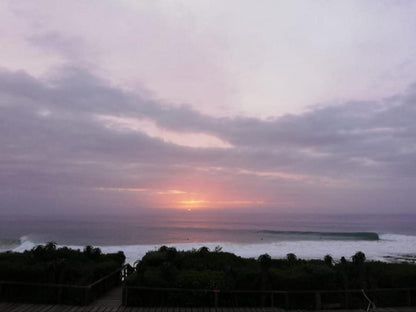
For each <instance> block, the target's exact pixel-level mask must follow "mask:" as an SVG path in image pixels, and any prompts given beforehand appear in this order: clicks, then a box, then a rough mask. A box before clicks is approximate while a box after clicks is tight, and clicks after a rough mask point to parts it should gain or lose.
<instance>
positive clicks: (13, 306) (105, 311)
mask: <svg viewBox="0 0 416 312" xmlns="http://www.w3.org/2000/svg"><path fill="white" fill-rule="evenodd" d="M0 311H1V312H285V311H290V312H306V311H308V312H311V311H310V310H282V309H274V308H166V307H160V308H141V307H124V306H118V307H114V306H113V307H110V306H97V305H89V306H67V305H45V304H21V303H1V302H0ZM315 311H316V310H315ZM363 311H365V310H319V311H316V312H363ZM371 311H372V312H416V307H401V308H378V309H376V310H371Z"/></svg>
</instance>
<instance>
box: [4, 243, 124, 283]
mask: <svg viewBox="0 0 416 312" xmlns="http://www.w3.org/2000/svg"><path fill="white" fill-rule="evenodd" d="M124 261H125V256H124V253H123V252H118V253H113V254H103V253H102V252H101V250H100V249H99V248H94V247H92V246H86V247H85V248H84V250H82V251H81V250H74V249H70V248H68V247H62V248H57V246H56V244H55V243H53V242H49V243H47V244H46V245H39V246H36V247H34V248H33V249H31V250H27V251H24V252H23V253H19V252H11V251H9V252H3V253H0V280H1V281H14V282H33V283H49V284H71V285H80V286H81V285H88V284H90V283H92V282H94V281H96V280H98V279H100V278H101V277H103V276H105V275H107V274H109V273H111V272H112V271H114V270H116V269H118V268H120V267H121V266H122V264H123V263H124Z"/></svg>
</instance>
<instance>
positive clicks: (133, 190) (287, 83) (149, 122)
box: [0, 0, 416, 214]
mask: <svg viewBox="0 0 416 312" xmlns="http://www.w3.org/2000/svg"><path fill="white" fill-rule="evenodd" d="M415 16H416V2H415V1H377V2H376V1H297V0H295V1H292V0H291V1H275V0H273V1H267V0H263V1H242V0H228V1H208V0H207V1H204V0H187V1H181V0H175V1H168V0H166V1H136V0H130V1H127V0H123V1H121V0H117V1H116V0H113V1H107V0H90V1H84V0H68V1H56V0H50V1H46V0H45V1H43V0H39V1H12V0H10V1H8V0H0V38H1V41H0V209H1V211H2V212H6V213H18V214H37V213H51V212H54V213H69V212H88V213H91V212H93V213H131V212H143V211H145V212H148V211H154V210H157V209H160V208H163V209H183V210H188V209H189V210H196V209H223V210H225V209H229V210H245V211H247V210H248V211H273V212H290V211H295V212H325V213H327V212H329V213H348V212H351V213H357V212H365V213H369V212H371V213H389V212H413V211H414V208H415V204H416V183H415V182H416V122H415V121H416V84H415V83H416V19H415V18H414V17H415Z"/></svg>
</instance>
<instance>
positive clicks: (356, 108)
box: [0, 67, 416, 209]
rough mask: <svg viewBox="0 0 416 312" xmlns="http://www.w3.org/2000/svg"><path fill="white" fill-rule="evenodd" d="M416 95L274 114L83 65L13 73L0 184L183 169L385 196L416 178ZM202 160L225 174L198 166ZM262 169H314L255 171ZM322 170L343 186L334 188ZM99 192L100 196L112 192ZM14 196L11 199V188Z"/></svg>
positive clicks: (212, 178)
mask: <svg viewBox="0 0 416 312" xmlns="http://www.w3.org/2000/svg"><path fill="white" fill-rule="evenodd" d="M415 103H416V86H410V87H409V89H408V90H407V91H406V92H405V93H403V94H401V95H396V96H394V97H391V98H388V99H385V100H384V101H381V102H380V103H373V102H350V103H346V104H344V105H339V106H332V107H323V108H315V109H311V110H309V111H308V112H305V113H303V114H299V115H287V116H283V117H279V118H275V119H272V120H260V119H255V118H247V117H234V118H231V117H229V118H216V117H212V116H206V115H203V114H201V113H199V112H198V111H196V110H193V109H190V108H189V107H186V106H181V107H175V106H170V105H168V104H167V103H162V102H160V101H158V100H157V99H154V98H147V97H145V96H143V95H142V96H141V95H140V94H135V93H132V92H127V91H125V90H122V89H118V88H116V87H114V86H111V85H110V84H109V83H107V82H106V81H105V80H103V79H99V78H97V77H96V76H94V75H92V74H90V73H89V72H87V71H85V70H81V69H77V68H71V67H68V68H65V69H63V70H61V71H60V72H57V73H56V75H55V76H53V77H49V78H48V79H46V80H42V79H36V78H34V77H32V76H30V75H28V74H26V73H24V72H8V71H2V72H0V144H1V146H2V148H1V153H0V173H1V174H0V185H1V186H2V190H3V193H4V192H6V191H7V190H9V191H10V190H13V189H15V190H21V191H22V192H26V193H25V194H31V195H30V196H29V195H27V196H26V197H27V198H32V197H33V196H34V195H33V194H34V193H36V192H38V193H39V190H44V191H46V190H48V189H49V190H51V189H55V190H57V189H59V188H60V187H61V188H63V189H65V188H71V190H73V189H77V188H78V189H79V192H80V193H83V192H84V191H81V190H80V189H81V188H82V189H88V188H89V189H94V188H96V187H99V186H102V187H114V186H119V187H143V186H147V187H156V186H157V185H160V184H163V183H164V182H165V181H166V180H173V178H172V177H175V176H177V177H181V176H182V177H190V176H192V175H195V174H197V175H199V176H200V177H201V179H205V180H206V181H208V182H207V183H210V184H211V185H214V184H215V183H217V184H218V185H219V187H222V188H228V189H229V190H231V189H234V191H235V192H236V190H237V189H241V190H242V192H246V193H247V192H254V193H257V194H263V195H264V196H265V197H266V198H269V199H272V198H273V196H275V197H279V196H282V195H285V196H286V197H290V196H292V197H293V198H297V200H299V201H300V199H302V198H303V199H304V198H313V194H315V197H316V198H320V196H318V195H317V194H320V193H322V194H324V193H325V190H331V192H335V194H339V196H340V197H341V198H342V197H343V196H345V194H347V191H346V190H349V189H351V188H352V189H354V187H356V186H362V185H366V186H367V187H369V192H370V193H374V194H381V193H382V192H380V191H379V190H380V189H383V188H385V187H386V186H387V185H389V187H391V189H394V186H400V187H402V186H403V185H407V184H408V183H411V182H414V179H415V176H416V166H415V165H414V163H415V159H416V157H415V156H416V144H415V142H416V127H415V125H414V120H415V117H416V109H415V108H416V104H415ZM43 111H47V112H48V114H42V112H43ZM49 113H50V114H49ZM97 114H104V115H113V116H119V117H134V118H147V119H151V120H153V121H154V122H155V123H157V124H158V125H159V126H160V127H163V128H165V129H170V130H174V131H179V132H200V133H206V134H211V135H214V136H216V137H218V138H220V139H223V140H225V141H227V142H230V143H231V144H232V145H233V146H234V147H233V148H230V149H215V148H189V147H183V146H178V145H174V144H170V143H166V142H164V141H162V140H160V139H155V138H151V137H149V136H147V135H145V134H143V133H140V132H133V131H130V132H129V131H123V132H122V131H115V130H114V129H108V128H106V127H105V126H104V125H103V124H102V123H101V122H99V121H98V120H97V119H96V118H95V116H96V115H97ZM199 167H205V168H208V167H218V168H222V169H221V170H222V171H215V170H214V171H209V170H207V171H198V169H197V168H199ZM195 170H196V172H197V173H195ZM241 170H243V171H244V170H245V171H246V173H244V174H241V173H240V171H241ZM256 170H257V171H261V172H275V171H277V172H279V171H281V172H283V173H286V174H296V175H299V176H302V177H303V178H301V179H300V180H299V181H293V180H290V179H285V178H284V177H278V176H274V177H273V176H268V177H266V176H263V177H261V176H253V175H251V174H250V173H249V172H250V171H256ZM247 172H248V173H247ZM322 179H329V180H340V181H342V183H341V186H335V188H336V191H334V187H331V186H328V185H325V184H324V183H322V181H323V180H322ZM320 181H321V182H320ZM214 182H215V183H214ZM314 182H315V184H313V183H314ZM413 184H414V183H413ZM260 186H261V187H260ZM402 189H406V188H402ZM403 192H404V193H405V194H404V195H403V196H404V197H405V198H408V200H407V203H410V202H411V200H414V195H413V194H415V193H414V189H413V188H412V187H411V188H410V190H408V191H407V192H405V191H403ZM92 194H93V195H92V197H94V196H96V197H97V198H96V200H97V202H99V201H100V199H99V198H98V197H99V196H102V194H96V193H95V192H93V193H92ZM3 195H4V194H3ZM3 195H1V194H0V201H1V200H2V198H6V195H4V196H3ZM380 196H381V195H380ZM385 196H387V195H385ZM63 197H64V196H63ZM322 197H323V198H325V200H327V201H330V202H331V203H333V202H334V201H335V200H334V199H333V198H332V197H331V196H324V195H322ZM7 198H9V200H8V203H10V202H11V201H10V194H9V195H7ZM80 198H85V197H84V195H82V196H81V195H80ZM62 200H63V199H62ZM91 200H92V199H91ZM380 200H382V198H380ZM13 202H14V203H15V204H16V203H17V202H16V199H14V201H13ZM358 202H359V199H357V203H356V205H358ZM363 202H364V198H363ZM4 203H6V200H5V199H4ZM321 204H322V205H323V206H325V204H324V203H321ZM91 205H92V204H91ZM317 205H318V204H317ZM326 205H329V204H328V203H326ZM371 205H372V207H373V208H374V209H376V208H375V206H376V204H374V203H373V204H371ZM409 205H410V204H409ZM409 205H407V206H406V205H404V206H406V207H408V206H409ZM406 209H408V208H406Z"/></svg>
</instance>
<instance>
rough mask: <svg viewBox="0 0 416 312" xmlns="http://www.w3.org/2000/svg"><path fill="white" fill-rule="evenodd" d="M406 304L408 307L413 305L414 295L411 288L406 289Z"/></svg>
mask: <svg viewBox="0 0 416 312" xmlns="http://www.w3.org/2000/svg"><path fill="white" fill-rule="evenodd" d="M406 305H407V306H408V307H410V306H411V305H412V296H411V294H410V289H406Z"/></svg>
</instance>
